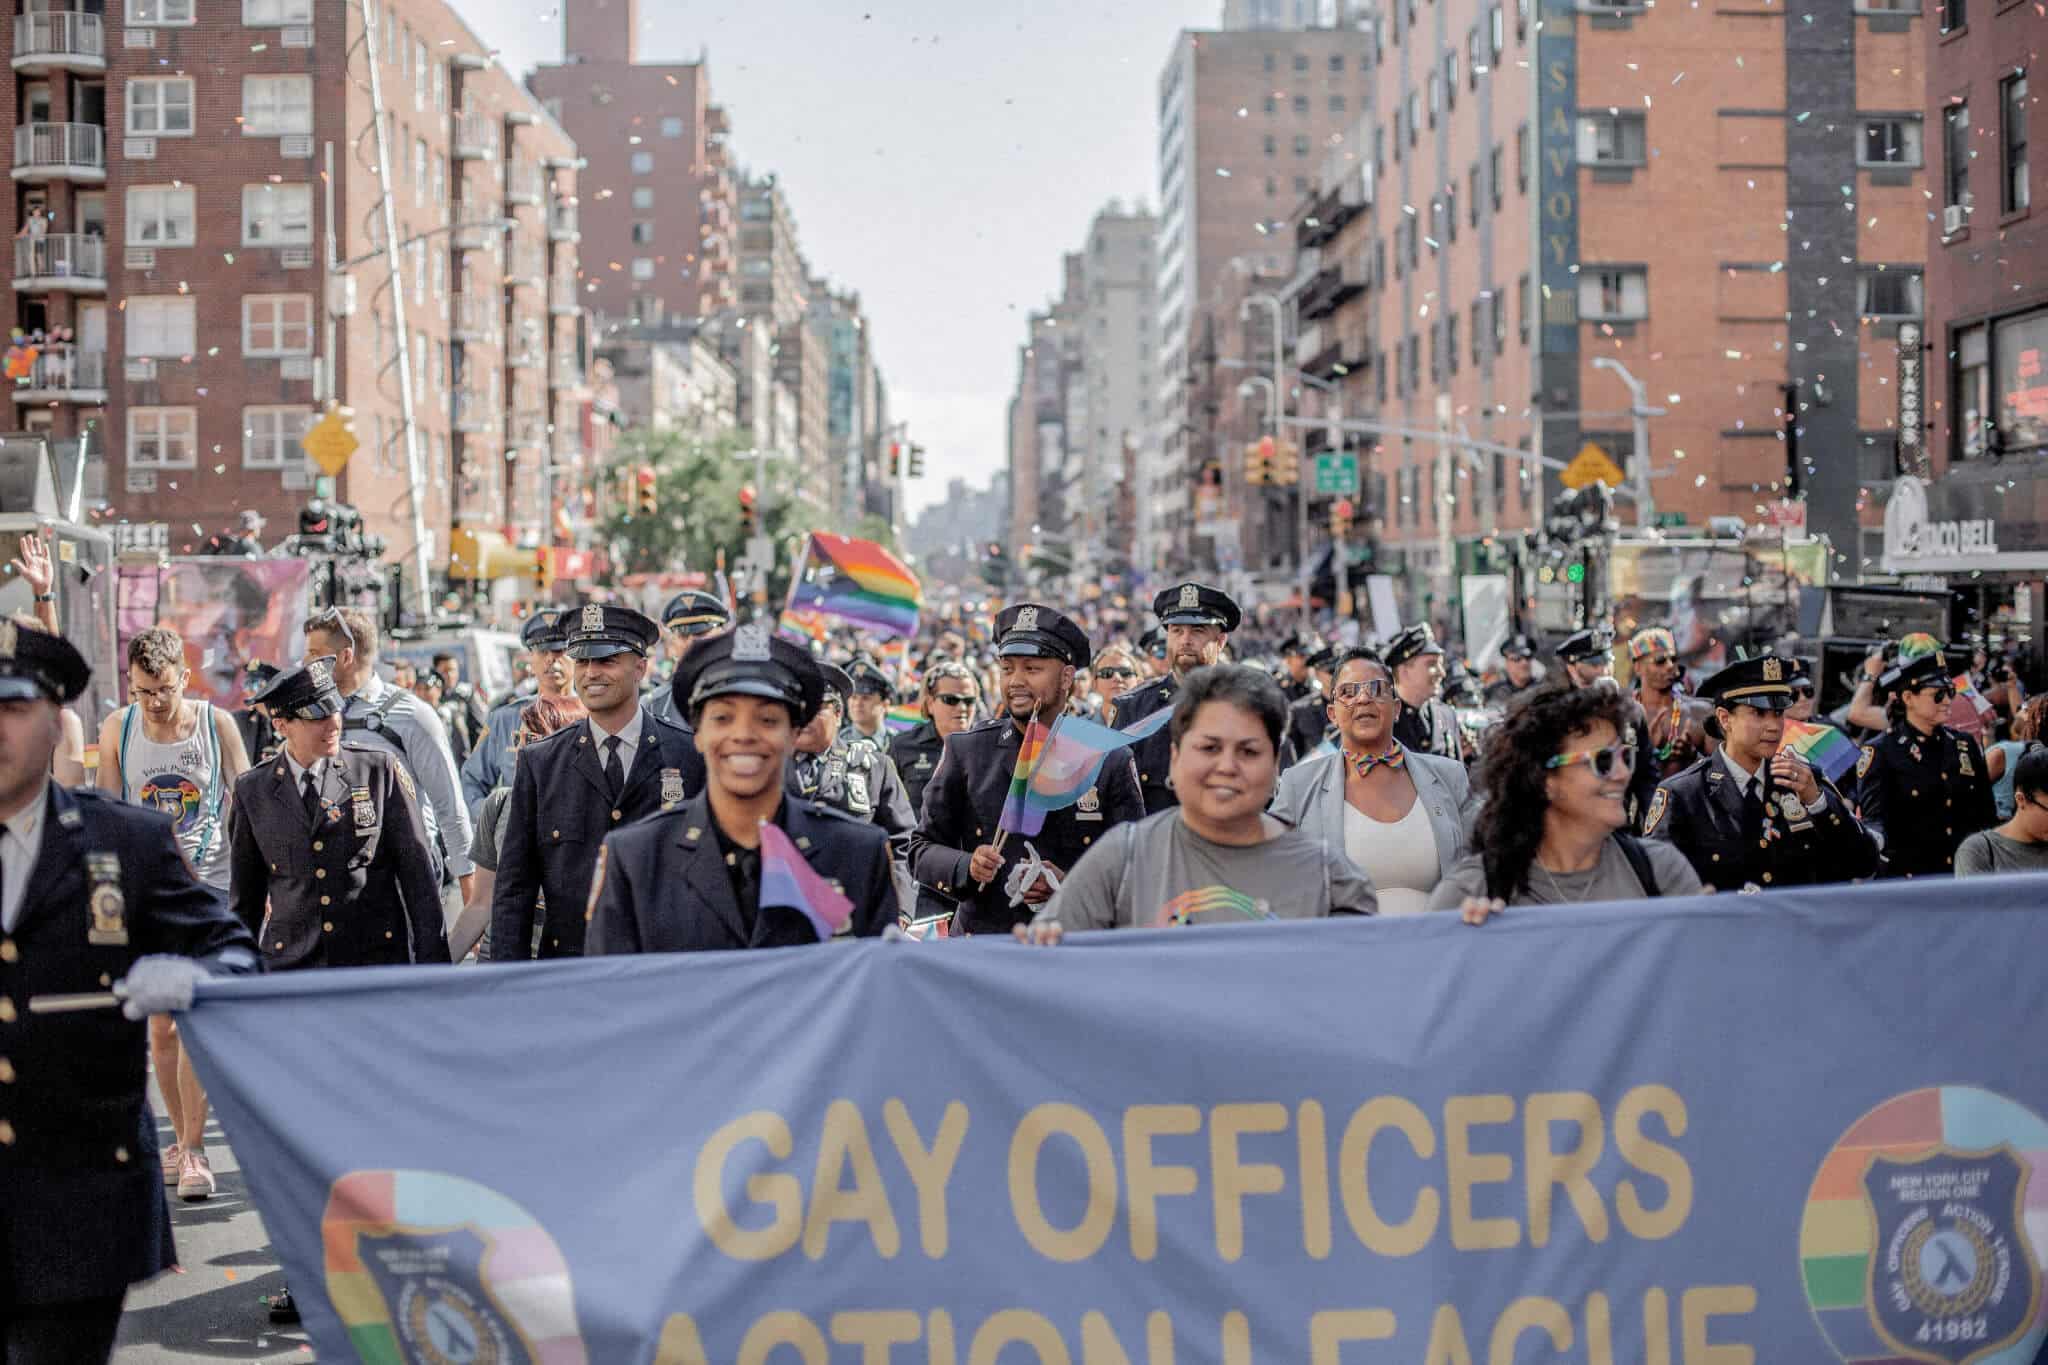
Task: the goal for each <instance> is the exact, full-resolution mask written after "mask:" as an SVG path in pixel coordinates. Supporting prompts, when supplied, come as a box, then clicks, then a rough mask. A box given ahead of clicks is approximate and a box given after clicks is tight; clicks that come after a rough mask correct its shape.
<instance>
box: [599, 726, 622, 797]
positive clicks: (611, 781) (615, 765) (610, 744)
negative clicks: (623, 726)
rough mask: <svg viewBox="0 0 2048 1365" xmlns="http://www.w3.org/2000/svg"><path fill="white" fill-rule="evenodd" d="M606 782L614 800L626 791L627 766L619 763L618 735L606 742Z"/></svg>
mask: <svg viewBox="0 0 2048 1365" xmlns="http://www.w3.org/2000/svg"><path fill="white" fill-rule="evenodd" d="M604 780H605V782H606V783H607V784H608V785H609V786H610V787H611V789H612V797H613V799H614V800H616V799H617V798H618V795H619V793H620V792H622V791H624V790H625V789H626V765H625V764H623V763H621V762H620V761H619V737H618V736H617V735H613V736H612V737H611V738H610V739H607V740H606V741H605V742H604Z"/></svg>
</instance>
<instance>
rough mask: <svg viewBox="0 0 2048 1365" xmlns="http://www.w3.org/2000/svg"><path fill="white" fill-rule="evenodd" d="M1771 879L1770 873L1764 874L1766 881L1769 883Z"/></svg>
mask: <svg viewBox="0 0 2048 1365" xmlns="http://www.w3.org/2000/svg"><path fill="white" fill-rule="evenodd" d="M1770 879H1771V874H1770V873H1768V872H1766V873H1764V880H1765V881H1769V880H1770Z"/></svg>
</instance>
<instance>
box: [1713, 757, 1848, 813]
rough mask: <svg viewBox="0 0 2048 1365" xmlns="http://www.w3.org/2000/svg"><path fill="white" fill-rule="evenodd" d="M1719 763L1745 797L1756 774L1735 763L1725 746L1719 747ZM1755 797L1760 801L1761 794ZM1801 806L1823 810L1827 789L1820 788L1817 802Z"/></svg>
mask: <svg viewBox="0 0 2048 1365" xmlns="http://www.w3.org/2000/svg"><path fill="white" fill-rule="evenodd" d="M1721 761H1722V762H1723V763H1725V764H1727V765H1728V771H1729V772H1731V773H1733V774H1735V785H1736V786H1737V787H1739V788H1740V789H1741V790H1742V792H1743V793H1744V794H1745V795H1747V794H1748V792H1749V784H1750V783H1752V782H1754V781H1756V774H1755V773H1753V772H1751V771H1750V770H1749V769H1747V768H1745V767H1743V766H1742V765H1741V764H1740V763H1737V762H1736V761H1735V755H1734V754H1731V753H1729V752H1728V746H1727V745H1725V744H1723V745H1722V746H1721ZM1779 785H1780V786H1783V785H1784V784H1782V783H1780V784H1779ZM1795 795H1796V793H1795ZM1757 796H1758V798H1759V799H1761V798H1762V796H1763V793H1762V792H1761V791H1759V792H1758V793H1757ZM1801 804H1803V805H1805V807H1806V808H1807V809H1808V810H1810V811H1815V810H1825V809H1826V808H1827V804H1828V789H1827V788H1826V787H1822V788H1821V789H1820V799H1819V800H1816V801H1807V802H1802V803H1801Z"/></svg>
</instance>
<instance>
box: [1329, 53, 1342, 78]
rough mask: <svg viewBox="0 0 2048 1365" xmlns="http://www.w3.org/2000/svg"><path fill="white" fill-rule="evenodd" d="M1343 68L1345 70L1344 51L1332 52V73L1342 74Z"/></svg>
mask: <svg viewBox="0 0 2048 1365" xmlns="http://www.w3.org/2000/svg"><path fill="white" fill-rule="evenodd" d="M1343 70H1344V54H1343V53H1341V52H1332V53H1331V54H1330V72H1331V74H1332V75H1340V74H1342V73H1343Z"/></svg>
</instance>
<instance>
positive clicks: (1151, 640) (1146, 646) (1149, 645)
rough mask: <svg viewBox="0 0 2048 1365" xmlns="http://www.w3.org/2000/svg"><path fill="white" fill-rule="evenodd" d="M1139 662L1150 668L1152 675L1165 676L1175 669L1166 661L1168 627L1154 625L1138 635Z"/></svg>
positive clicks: (1150, 674)
mask: <svg viewBox="0 0 2048 1365" xmlns="http://www.w3.org/2000/svg"><path fill="white" fill-rule="evenodd" d="M1138 662H1139V663H1141V664H1143V665H1144V666H1145V667H1146V668H1147V669H1148V670H1150V672H1149V675H1148V676H1150V677H1154V678H1163V677H1165V676H1166V675H1167V674H1168V673H1170V672H1172V671H1173V670H1172V669H1171V668H1170V667H1168V665H1167V662H1166V629H1165V627H1163V626H1153V627H1152V628H1150V629H1149V630H1147V631H1146V632H1145V633H1144V634H1143V635H1140V636H1139V637H1138Z"/></svg>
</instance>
